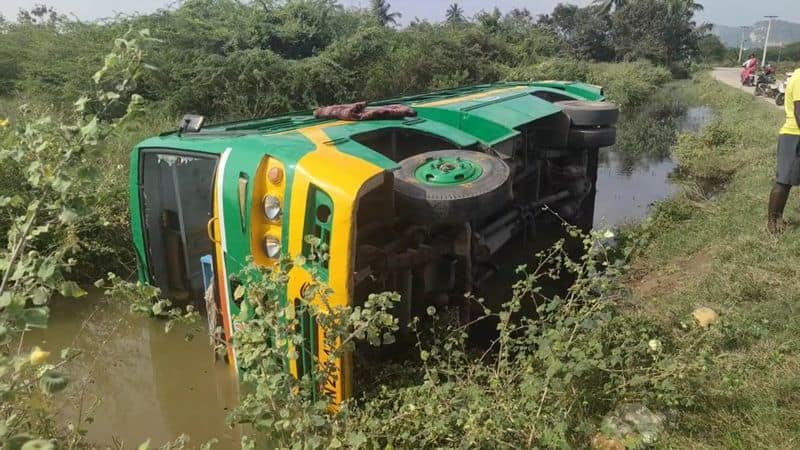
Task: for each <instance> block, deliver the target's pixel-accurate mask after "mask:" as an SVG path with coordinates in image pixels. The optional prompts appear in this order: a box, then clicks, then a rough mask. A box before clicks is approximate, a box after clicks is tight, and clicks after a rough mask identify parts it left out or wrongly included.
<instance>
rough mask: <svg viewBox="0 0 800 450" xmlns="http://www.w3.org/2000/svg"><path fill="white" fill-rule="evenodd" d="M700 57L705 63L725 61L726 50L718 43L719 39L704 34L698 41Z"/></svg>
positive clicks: (720, 42) (723, 45)
mask: <svg viewBox="0 0 800 450" xmlns="http://www.w3.org/2000/svg"><path fill="white" fill-rule="evenodd" d="M698 48H699V50H700V57H701V58H702V60H703V61H706V62H719V61H722V60H724V59H725V56H726V55H727V53H728V49H727V48H725V44H723V43H722V41H720V39H719V37H717V36H716V35H713V34H710V33H709V34H706V35H704V36H703V37H701V38H700V40H699V41H698Z"/></svg>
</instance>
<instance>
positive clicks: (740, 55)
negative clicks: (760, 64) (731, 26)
mask: <svg viewBox="0 0 800 450" xmlns="http://www.w3.org/2000/svg"><path fill="white" fill-rule="evenodd" d="M739 28H741V29H742V38H741V40H739V64H741V63H742V52H743V51H744V30H746V29H747V28H748V27H739Z"/></svg>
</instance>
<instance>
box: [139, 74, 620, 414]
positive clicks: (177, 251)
mask: <svg viewBox="0 0 800 450" xmlns="http://www.w3.org/2000/svg"><path fill="white" fill-rule="evenodd" d="M603 100H604V97H603V91H602V89H601V88H600V87H597V86H592V85H588V84H584V83H578V82H556V81H547V82H532V83H497V84H488V85H480V86H471V87H465V88H460V89H451V90H443V91H438V92H431V93H427V94H422V95H416V96H411V97H404V98H397V99H390V100H385V101H380V102H374V103H372V105H377V106H380V105H388V104H402V105H406V106H408V107H410V108H411V109H412V110H413V111H415V112H416V115H415V116H411V117H403V118H398V119H389V120H364V121H358V120H356V121H344V120H329V119H317V118H315V117H314V116H313V115H312V114H311V112H310V111H305V112H298V113H292V114H286V115H282V116H279V117H273V118H266V119H253V120H246V121H241V122H233V123H223V124H218V125H211V126H205V127H203V126H202V118H201V117H197V116H194V117H189V118H187V120H186V121H185V122H184V123H183V124H182V125H181V128H180V129H179V130H177V131H175V132H169V133H164V134H162V135H159V136H156V137H152V138H149V139H146V140H144V141H143V142H141V143H140V144H138V145H137V146H136V147H135V148H134V149H133V152H132V155H131V171H130V208H131V224H132V232H133V238H134V244H135V249H136V255H137V268H138V273H139V277H140V279H141V281H143V282H147V283H150V284H153V285H155V286H158V287H159V288H161V290H162V292H163V294H164V295H165V296H166V297H168V298H172V299H176V300H190V299H194V300H197V299H199V298H202V297H203V296H204V294H205V293H206V291H209V290H210V291H213V295H211V297H212V298H213V299H215V300H214V302H215V305H212V306H214V308H213V309H216V310H218V311H219V316H220V320H221V322H222V325H223V328H224V340H225V341H227V342H230V340H231V337H232V336H234V335H235V334H236V332H237V327H238V326H239V325H238V324H237V320H238V319H237V317H238V312H239V309H240V305H239V304H238V303H237V301H236V299H234V296H233V292H234V290H235V287H236V286H234V285H233V284H234V283H235V282H234V281H232V278H231V276H232V274H235V273H237V272H238V271H240V270H241V269H242V268H243V267H244V266H245V264H247V261H248V257H251V258H252V259H253V260H254V262H255V263H256V264H258V265H261V266H270V265H271V264H275V262H276V261H277V258H278V256H279V255H281V254H289V255H292V256H296V255H303V254H304V252H308V251H309V250H308V246H307V245H304V242H305V239H304V238H305V236H308V235H313V236H316V237H317V238H319V239H320V240H321V241H322V242H324V243H325V244H327V246H328V248H329V259H328V261H327V262H326V264H325V266H324V267H323V270H322V276H323V278H324V280H323V281H324V282H326V283H327V285H328V286H330V288H331V289H332V290H333V295H332V297H331V299H330V301H331V302H332V303H334V304H340V305H352V304H358V303H359V302H362V301H363V300H364V299H365V298H366V296H367V295H368V294H369V293H372V292H380V291H396V292H398V293H400V294H401V296H402V298H403V300H402V304H401V306H400V307H399V308H398V310H397V315H398V317H399V318H400V319H401V321H407V320H409V319H410V317H411V316H412V314H414V312H415V311H419V310H422V311H424V310H425V307H426V305H429V304H431V303H432V302H436V303H437V304H441V303H442V302H445V303H448V304H451V305H456V306H458V305H459V302H462V301H463V297H464V295H463V294H464V293H466V292H473V291H474V290H475V289H476V287H478V286H479V284H480V283H481V282H482V281H484V280H486V279H487V278H488V277H490V276H491V274H492V271H493V269H492V267H494V266H495V265H494V263H493V257H494V256H495V254H496V253H497V252H498V251H499V250H500V249H501V248H502V247H504V246H506V245H507V244H509V243H510V242H512V241H513V240H514V239H515V237H516V236H519V235H520V234H521V233H523V232H526V231H529V230H532V229H533V227H534V224H535V222H536V220H537V217H538V216H539V214H540V211H541V210H542V207H543V206H548V207H550V208H551V209H553V210H555V211H557V212H558V213H559V214H560V215H561V216H562V217H563V218H565V219H566V220H569V221H572V222H574V223H577V224H579V225H581V224H582V225H585V226H590V225H591V216H592V210H593V195H592V194H593V189H594V181H595V180H596V172H597V152H598V149H599V148H601V147H605V146H609V145H612V144H613V143H614V140H615V137H616V131H615V127H614V125H615V123H616V121H617V114H618V111H617V108H616V107H615V106H614V105H613V104H610V103H606V102H604V101H603ZM587 218H588V219H587ZM587 220H588V224H587V223H586V221H587ZM289 278H290V282H289V284H288V287H287V292H286V293H285V297H284V299H282V301H285V300H286V299H293V298H299V297H300V296H301V294H300V290H301V289H302V287H303V285H304V284H305V283H308V282H310V281H311V274H310V273H309V271H308V270H307V269H306V268H304V267H302V266H295V267H293V268H292V269H291V272H290V274H289ZM209 309H211V308H209ZM209 313H210V314H213V313H211V312H209ZM316 339H321V337H320V335H319V333H317V334H316ZM318 357H319V358H324V355H318ZM236 358H237V355H236V352H235V351H234V349H233V348H232V346H230V345H229V346H228V349H227V360H228V362H229V363H230V364H231V366H232V367H234V368H235V367H237V359H236ZM301 359H302V358H301ZM338 364H339V366H338V367H339V377H338V381H337V382H336V384H335V385H334V386H329V387H328V388H329V389H330V391H332V393H333V397H334V400H335V401H337V402H338V401H342V400H343V399H345V398H347V397H348V396H349V395H350V393H351V388H352V379H353V377H352V373H351V370H352V368H351V367H350V363H349V362H348V361H340V362H339V363H338ZM290 369H291V370H292V372H293V373H295V374H297V371H298V367H297V366H296V363H292V364H291V367H290Z"/></svg>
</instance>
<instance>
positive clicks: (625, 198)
mask: <svg viewBox="0 0 800 450" xmlns="http://www.w3.org/2000/svg"><path fill="white" fill-rule="evenodd" d="M712 118H713V111H712V110H711V108H709V107H708V106H696V107H691V108H688V109H687V110H686V112H685V114H683V115H681V116H677V117H671V118H670V117H663V116H660V117H658V116H657V117H651V116H646V115H644V116H638V117H637V118H636V119H634V120H627V121H624V122H623V123H621V124H620V127H619V137H618V144H617V146H615V147H609V148H606V149H602V150H601V151H600V156H599V163H598V171H597V197H596V198H595V202H596V203H595V213H594V224H595V228H605V227H611V228H613V227H616V226H618V225H621V224H624V223H627V222H634V221H637V220H641V219H643V218H645V217H646V216H647V215H648V214H649V212H650V207H651V206H652V205H653V203H655V202H657V201H659V200H663V199H665V198H667V197H669V196H670V195H672V194H673V193H675V191H676V189H677V188H676V186H675V185H674V184H673V183H672V182H671V180H670V174H671V173H672V172H673V170H674V169H675V166H676V163H675V161H673V159H672V157H671V156H670V148H671V147H672V146H673V145H674V143H675V140H676V139H677V136H678V133H680V132H689V133H696V132H699V131H700V130H701V129H702V128H703V126H704V125H705V124H706V123H708V121H710V120H711V119H712ZM643 136H644V137H643Z"/></svg>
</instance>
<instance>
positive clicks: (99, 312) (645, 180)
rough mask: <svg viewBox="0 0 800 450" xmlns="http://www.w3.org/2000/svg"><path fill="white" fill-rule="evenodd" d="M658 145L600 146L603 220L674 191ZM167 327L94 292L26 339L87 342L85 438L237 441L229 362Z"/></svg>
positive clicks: (691, 126) (690, 122)
mask: <svg viewBox="0 0 800 450" xmlns="http://www.w3.org/2000/svg"><path fill="white" fill-rule="evenodd" d="M710 117H711V113H710V110H708V108H702V107H701V108H690V109H689V111H688V112H687V114H686V116H685V118H684V119H683V120H682V121H681V122H679V123H678V124H677V125H672V126H677V127H678V129H680V130H684V131H689V132H692V131H698V130H699V129H700V128H701V127H702V125H703V123H705V122H706V121H707V120H708V119H709V118H710ZM621 132H624V128H621ZM656 153H657V154H653V153H652V152H647V151H645V152H637V154H636V155H635V156H633V157H632V156H631V155H629V154H624V153H623V152H621V151H620V150H618V149H615V148H607V149H603V150H602V151H601V155H600V163H599V172H598V180H597V197H596V206H595V225H596V227H602V228H606V227H615V226H618V225H620V224H623V223H627V222H631V221H636V220H640V219H642V218H644V217H646V215H647V214H648V212H649V210H650V207H651V205H652V204H653V203H654V202H656V201H658V200H661V199H664V198H666V197H668V196H669V195H671V194H672V193H674V192H675V191H676V187H675V186H673V184H672V183H671V181H670V173H671V172H672V171H673V170H674V168H675V162H674V161H672V159H671V158H670V157H669V155H667V154H664V152H656ZM163 327H164V322H162V321H160V320H156V319H149V318H145V317H140V316H138V315H135V314H131V313H129V312H128V311H127V308H126V307H125V306H124V305H121V304H118V303H114V302H110V301H108V300H105V299H103V298H102V294H101V293H100V292H92V293H90V295H89V296H88V297H86V298H83V299H78V300H58V301H54V302H53V304H52V313H51V320H50V326H49V328H48V329H47V330H45V331H37V332H29V333H28V334H27V335H25V336H24V344H25V345H24V346H25V347H26V348H30V347H32V346H33V345H38V346H40V347H42V348H44V349H47V350H49V351H51V352H52V354H53V355H58V354H59V352H60V351H61V350H62V349H64V348H67V347H71V348H75V349H80V350H81V351H82V352H83V353H82V354H81V355H80V356H79V357H78V358H77V359H76V360H75V362H74V363H73V364H70V365H69V366H68V368H69V369H68V370H69V375H70V377H71V380H72V382H71V385H70V387H69V388H68V389H67V391H66V395H65V396H64V402H63V404H62V405H61V410H60V414H61V415H62V416H63V417H64V418H65V419H66V420H69V421H72V422H77V421H78V418H79V417H84V418H85V417H91V423H88V424H87V428H88V430H89V432H88V438H89V440H90V441H91V442H93V443H95V444H96V445H98V446H99V447H101V448H106V447H111V446H112V445H119V444H124V447H125V448H131V447H134V448H135V447H136V446H138V445H139V444H140V443H142V442H144V441H146V440H148V439H150V440H151V444H152V445H154V446H155V445H161V444H163V443H165V442H168V441H170V440H173V439H175V438H176V437H178V436H179V435H180V434H182V433H186V434H187V435H189V436H190V437H191V443H192V444H193V445H199V444H201V443H203V442H206V441H208V440H210V439H212V438H215V439H217V440H218V443H217V445H216V446H215V448H220V449H228V448H235V447H237V444H238V443H239V441H240V435H239V431H238V430H236V429H230V428H228V427H227V426H226V425H225V418H226V415H227V413H228V412H229V411H230V410H231V409H232V408H233V407H234V406H235V404H236V399H237V383H235V382H234V379H233V376H232V373H231V372H230V370H229V368H228V367H227V366H226V365H225V364H223V363H221V362H217V361H215V360H214V357H213V351H212V349H211V347H210V344H209V343H208V340H207V339H204V338H203V336H198V337H197V338H195V339H193V340H190V341H187V340H185V339H184V338H183V336H184V333H183V331H184V330H181V329H175V330H173V331H172V332H170V333H169V334H165V333H164V329H163ZM115 443H116V444H115Z"/></svg>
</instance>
